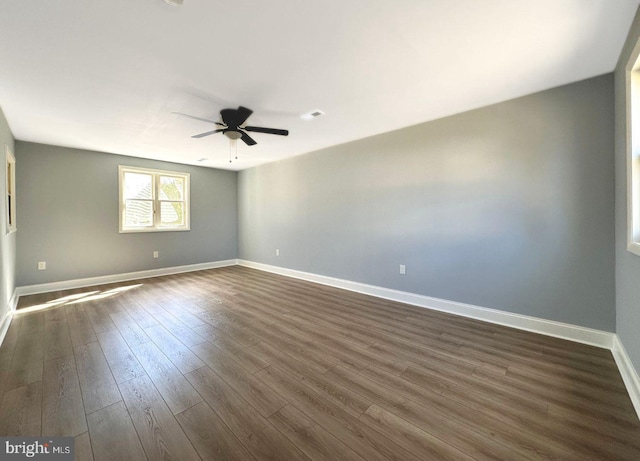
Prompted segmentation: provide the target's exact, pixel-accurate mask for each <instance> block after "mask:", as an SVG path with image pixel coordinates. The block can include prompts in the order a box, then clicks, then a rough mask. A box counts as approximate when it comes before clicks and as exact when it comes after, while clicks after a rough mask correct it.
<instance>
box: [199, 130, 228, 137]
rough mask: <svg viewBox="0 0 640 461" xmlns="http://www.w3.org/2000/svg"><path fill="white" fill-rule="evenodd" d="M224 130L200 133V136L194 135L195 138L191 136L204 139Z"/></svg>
mask: <svg viewBox="0 0 640 461" xmlns="http://www.w3.org/2000/svg"><path fill="white" fill-rule="evenodd" d="M224 130H225V129H224V128H220V129H218V130H212V131H205V132H204V133H200V134H194V135H193V136H191V137H192V138H204V137H205V136H209V135H212V134H215V133H220V132H221V131H224Z"/></svg>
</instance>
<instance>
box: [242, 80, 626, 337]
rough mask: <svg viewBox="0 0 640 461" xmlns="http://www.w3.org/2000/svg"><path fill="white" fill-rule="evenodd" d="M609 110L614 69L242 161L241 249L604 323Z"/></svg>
mask: <svg viewBox="0 0 640 461" xmlns="http://www.w3.org/2000/svg"><path fill="white" fill-rule="evenodd" d="M613 110H614V108H613V75H611V74H610V75H606V76H602V77H598V78H594V79H590V80H587V81H583V82H578V83H575V84H571V85H568V86H563V87H560V88H555V89H552V90H549V91H545V92H542V93H538V94H534V95H531V96H527V97H523V98H519V99H516V100H512V101H508V102H505V103H501V104H497V105H493V106H489V107H484V108H481V109H478V110H474V111H471V112H467V113H463V114H460V115H455V116H452V117H448V118H445V119H441V120H436V121H432V122H428V123H425V124H421V125H417V126H414V127H410V128H406V129H402V130H399V131H395V132H390V133H387V134H383V135H379V136H375V137H371V138H367V139H363V140H359V141H355V142H352V143H348V144H344V145H341V146H337V147H333V148H329V149H325V150H322V151H318V152H314V153H311V154H307V155H304V156H301V157H297V158H293V159H289V160H285V161H281V162H277V163H272V164H267V165H264V166H259V167H256V168H253V169H249V170H245V171H242V172H241V173H240V176H239V183H238V187H239V230H240V234H239V235H240V236H239V246H240V257H241V258H242V259H246V260H251V261H256V262H261V263H266V264H272V265H276V266H281V267H286V268H290V269H297V270H301V271H306V272H311V273H315V274H321V275H327V276H332V277H338V278H341V279H347V280H351V281H356V282H363V283H367V284H372V285H377V286H382V287H388V288H392V289H398V290H403V291H409V292H413V293H418V294H423V295H428V296H434V297H437V298H443V299H448V300H452V301H458V302H464V303H470V304H474V305H479V306H484V307H489V308H495V309H500V310H504V311H509V312H515V313H521V314H526V315H531V316H535V317H540V318H546V319H551V320H557V321H561V322H568V323H572V324H576V325H582V326H586V327H592V328H598V329H602V330H606V331H614V328H615V306H614V297H615V294H614V293H615V291H614V290H615V288H614V285H615V283H614V245H613V241H614V185H613V180H614V161H613V130H614V128H613ZM381 116H387V117H392V116H393V114H381ZM276 249H279V250H280V256H275V250H276ZM399 264H405V265H406V267H407V274H406V275H404V276H403V275H399V273H398V272H399V271H398V266H399Z"/></svg>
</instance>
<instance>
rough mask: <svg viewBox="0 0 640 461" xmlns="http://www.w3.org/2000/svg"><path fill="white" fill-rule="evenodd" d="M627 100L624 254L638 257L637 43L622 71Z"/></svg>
mask: <svg viewBox="0 0 640 461" xmlns="http://www.w3.org/2000/svg"><path fill="white" fill-rule="evenodd" d="M625 92H626V100H627V104H626V105H627V250H629V251H630V252H632V253H634V254H636V255H638V256H640V41H639V42H638V43H637V44H636V47H635V49H634V50H633V53H631V57H630V59H629V62H628V63H627V67H626V69H625Z"/></svg>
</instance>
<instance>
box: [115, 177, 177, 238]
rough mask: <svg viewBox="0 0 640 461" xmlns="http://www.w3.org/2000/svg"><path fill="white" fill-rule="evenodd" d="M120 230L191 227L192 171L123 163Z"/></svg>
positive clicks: (173, 229)
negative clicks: (190, 185)
mask: <svg viewBox="0 0 640 461" xmlns="http://www.w3.org/2000/svg"><path fill="white" fill-rule="evenodd" d="M118 172H119V174H120V232H158V231H184V230H189V229H190V226H189V173H176V172H173V171H161V170H148V169H144V168H134V167H128V166H122V165H120V166H119V167H118Z"/></svg>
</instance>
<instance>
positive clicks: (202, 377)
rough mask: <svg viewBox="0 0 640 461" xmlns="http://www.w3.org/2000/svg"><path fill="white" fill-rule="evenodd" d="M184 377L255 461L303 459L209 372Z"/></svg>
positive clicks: (204, 371)
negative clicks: (257, 460) (258, 460)
mask: <svg viewBox="0 0 640 461" xmlns="http://www.w3.org/2000/svg"><path fill="white" fill-rule="evenodd" d="M186 376H187V379H188V380H189V382H191V384H193V386H194V387H195V389H196V390H197V391H198V392H199V393H200V395H202V397H203V398H204V399H205V401H206V402H207V403H208V404H209V406H210V407H211V408H212V409H213V410H214V411H215V413H216V414H217V415H218V416H220V418H222V420H223V421H224V422H225V423H226V425H227V426H228V427H229V428H230V429H231V431H232V432H233V433H234V434H235V436H236V437H237V438H238V439H239V440H240V441H241V442H242V443H243V444H244V445H245V447H247V449H248V450H249V451H250V452H251V453H252V454H253V455H254V456H255V457H256V459H261V460H262V459H264V460H274V461H277V460H281V459H305V456H304V454H303V453H302V452H301V451H300V450H299V449H298V448H296V447H295V446H294V445H293V444H292V443H291V442H290V441H289V440H287V438H286V437H285V436H284V435H283V434H282V433H280V432H279V431H277V430H276V429H275V428H274V427H273V426H272V425H271V424H270V423H269V422H268V421H267V420H266V419H265V418H264V417H263V416H262V415H261V414H260V413H258V411H257V410H256V409H255V408H253V406H251V405H250V404H249V403H248V402H247V401H246V400H244V399H243V398H242V397H241V396H240V394H238V393H237V392H236V391H235V390H234V389H233V388H232V387H231V386H229V385H228V384H227V383H226V382H225V381H224V380H223V379H222V378H220V377H219V376H218V375H216V374H215V372H214V371H213V370H212V369H211V368H209V367H206V366H205V367H203V368H199V369H198V370H195V371H193V372H191V373H189V374H187V375H186Z"/></svg>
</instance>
